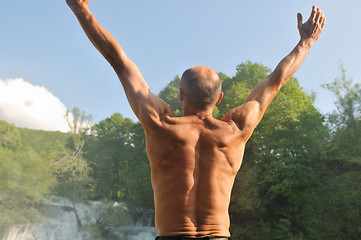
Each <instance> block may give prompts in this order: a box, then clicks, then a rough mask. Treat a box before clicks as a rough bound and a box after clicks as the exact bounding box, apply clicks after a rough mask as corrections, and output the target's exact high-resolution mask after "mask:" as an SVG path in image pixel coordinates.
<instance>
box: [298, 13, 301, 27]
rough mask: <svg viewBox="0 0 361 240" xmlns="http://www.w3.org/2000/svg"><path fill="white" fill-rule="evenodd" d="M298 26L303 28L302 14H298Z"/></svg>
mask: <svg viewBox="0 0 361 240" xmlns="http://www.w3.org/2000/svg"><path fill="white" fill-rule="evenodd" d="M297 25H298V28H300V27H302V14H301V13H297Z"/></svg>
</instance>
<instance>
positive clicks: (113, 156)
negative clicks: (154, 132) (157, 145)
mask: <svg viewBox="0 0 361 240" xmlns="http://www.w3.org/2000/svg"><path fill="white" fill-rule="evenodd" d="M85 152H86V155H85V156H86V157H87V159H89V160H90V161H91V163H92V164H93V173H92V178H93V183H92V190H93V197H94V198H106V199H110V200H113V201H123V202H125V203H127V204H128V206H130V207H141V208H145V209H150V208H153V193H152V187H151V184H150V166H149V162H148V158H147V154H146V149H145V140H144V131H143V129H142V127H141V125H140V124H139V123H134V122H133V121H132V120H131V119H129V118H123V116H122V115H121V114H113V115H112V116H111V117H109V118H107V119H105V120H103V121H101V122H99V123H98V124H95V125H94V126H93V128H92V130H91V134H90V136H89V137H88V138H87V143H86V146H85Z"/></svg>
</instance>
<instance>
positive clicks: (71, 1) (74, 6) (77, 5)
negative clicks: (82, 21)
mask: <svg viewBox="0 0 361 240" xmlns="http://www.w3.org/2000/svg"><path fill="white" fill-rule="evenodd" d="M89 1H90V0H66V4H68V6H69V7H70V9H71V10H73V11H75V10H79V9H81V8H84V7H88V4H89Z"/></svg>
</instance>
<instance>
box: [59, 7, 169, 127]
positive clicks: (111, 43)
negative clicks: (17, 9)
mask: <svg viewBox="0 0 361 240" xmlns="http://www.w3.org/2000/svg"><path fill="white" fill-rule="evenodd" d="M89 1H90V0H66V2H67V4H68V6H69V7H70V9H71V10H72V11H73V12H74V14H75V16H76V17H77V18H78V21H79V23H80V25H81V27H82V28H83V30H84V32H85V33H86V35H87V36H88V38H89V40H90V41H91V42H92V43H93V45H94V46H95V47H96V48H97V49H98V51H99V52H100V53H101V54H102V55H103V56H104V58H105V59H106V60H107V61H108V62H109V63H110V64H111V65H112V67H113V69H114V70H115V72H116V73H117V75H118V77H119V80H120V82H121V83H122V85H123V88H124V91H125V93H126V95H127V98H128V101H129V104H130V106H131V107H132V109H133V111H134V113H135V115H136V116H137V117H138V119H139V120H140V122H141V123H142V125H143V127H145V128H146V129H147V128H152V127H153V126H154V124H156V123H157V121H159V119H160V116H161V115H163V114H170V115H171V114H172V112H171V110H170V108H169V106H168V105H167V104H166V103H165V102H164V101H163V100H161V99H160V98H158V97H157V96H155V95H154V94H152V93H151V92H150V90H149V87H148V84H147V83H146V82H145V80H144V78H143V76H142V74H141V73H140V71H139V69H138V67H137V66H136V65H135V64H134V63H133V62H132V61H131V60H130V59H129V58H128V57H127V55H126V54H125V52H124V51H123V49H122V47H121V46H120V45H119V43H118V42H117V41H116V40H115V39H114V37H113V36H112V35H111V34H110V33H109V32H108V31H107V30H105V29H104V28H103V27H102V26H101V25H100V24H99V22H98V21H97V20H96V19H95V17H94V15H93V14H92V13H91V12H90V10H89V8H88V4H89Z"/></svg>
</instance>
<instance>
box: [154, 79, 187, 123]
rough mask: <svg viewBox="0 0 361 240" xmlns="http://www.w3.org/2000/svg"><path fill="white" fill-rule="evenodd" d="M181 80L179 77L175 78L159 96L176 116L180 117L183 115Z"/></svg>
mask: <svg viewBox="0 0 361 240" xmlns="http://www.w3.org/2000/svg"><path fill="white" fill-rule="evenodd" d="M180 82H181V79H180V77H179V76H178V75H177V76H175V78H174V79H173V80H172V81H171V82H170V83H169V84H168V85H167V86H166V87H165V88H163V89H162V91H160V93H159V94H158V96H159V97H160V98H161V99H163V101H165V102H166V103H168V104H169V107H170V109H172V111H173V113H174V115H175V116H177V117H179V116H181V115H182V106H181V104H180V102H179V86H180Z"/></svg>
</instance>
